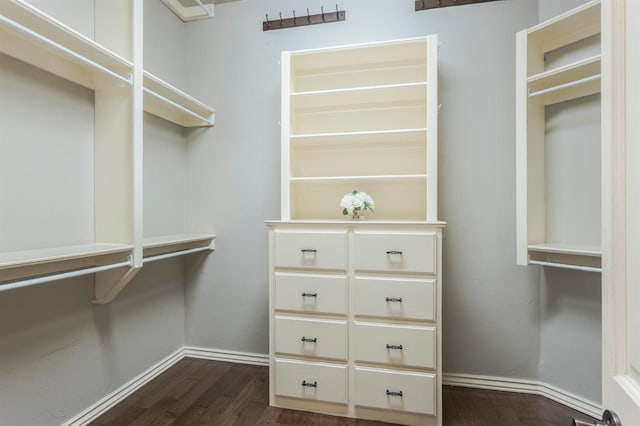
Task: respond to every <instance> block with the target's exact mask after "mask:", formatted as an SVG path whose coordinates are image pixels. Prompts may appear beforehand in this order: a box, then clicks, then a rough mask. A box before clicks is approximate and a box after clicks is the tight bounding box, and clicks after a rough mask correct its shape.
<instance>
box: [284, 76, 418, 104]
mask: <svg viewBox="0 0 640 426" xmlns="http://www.w3.org/2000/svg"><path fill="white" fill-rule="evenodd" d="M426 99H427V83H426V82H421V83H407V84H389V85H383V86H366V87H353V88H348V89H335V90H318V91H313V92H297V93H292V94H291V108H292V109H293V110H305V109H322V108H327V107H331V108H335V107H338V106H352V107H353V106H356V105H382V104H396V103H403V104H405V103H416V102H417V103H424V102H426Z"/></svg>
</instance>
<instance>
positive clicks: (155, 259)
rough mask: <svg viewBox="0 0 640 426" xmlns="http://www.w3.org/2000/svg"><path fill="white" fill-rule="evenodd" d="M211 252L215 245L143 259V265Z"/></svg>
mask: <svg viewBox="0 0 640 426" xmlns="http://www.w3.org/2000/svg"><path fill="white" fill-rule="evenodd" d="M211 250H214V246H213V243H211V244H209V245H208V246H206V247H198V248H194V249H189V250H180V251H175V252H173V253H167V254H159V255H157V256H149V257H145V258H143V259H142V263H149V262H156V261H158V260H163V259H169V258H172V257H178V256H185V255H187V254H191V253H200V252H202V251H211Z"/></svg>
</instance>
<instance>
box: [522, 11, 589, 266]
mask: <svg viewBox="0 0 640 426" xmlns="http://www.w3.org/2000/svg"><path fill="white" fill-rule="evenodd" d="M600 20H601V8H600V0H595V1H591V2H588V3H586V4H584V5H582V6H580V7H578V8H575V9H573V10H570V11H568V12H566V13H564V14H561V15H559V16H558V17H555V18H553V19H550V20H548V21H546V22H543V23H541V24H539V25H536V26H534V27H532V28H530V29H528V30H522V31H520V32H518V33H517V35H516V48H517V49H516V219H517V232H516V234H517V247H516V249H517V251H516V255H517V256H516V257H517V264H519V265H528V264H530V263H534V264H541V265H544V266H553V265H557V266H558V267H563V268H569V269H583V270H589V271H594V272H596V271H598V268H600V264H601V250H600V248H598V247H588V246H582V245H579V244H560V243H555V242H553V241H548V238H549V237H548V236H547V212H546V208H547V202H548V200H547V194H546V185H547V182H546V181H547V176H546V162H547V159H546V155H547V154H546V151H547V149H546V126H545V119H546V118H545V106H548V105H554V104H558V103H561V102H565V101H570V100H573V99H578V98H581V97H584V96H588V95H593V94H597V93H600V72H601V70H600V69H601V55H600V54H597V55H593V54H591V55H590V56H588V57H585V58H582V59H579V60H573V61H572V62H571V63H569V64H567V65H563V66H559V67H556V68H552V69H546V68H545V66H546V64H545V54H546V53H547V52H551V51H554V50H557V49H560V48H569V49H570V48H572V47H575V46H573V45H574V43H577V42H579V41H581V40H584V39H586V38H589V37H592V36H597V35H598V34H600V25H601V24H600Z"/></svg>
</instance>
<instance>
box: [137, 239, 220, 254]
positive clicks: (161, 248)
mask: <svg viewBox="0 0 640 426" xmlns="http://www.w3.org/2000/svg"><path fill="white" fill-rule="evenodd" d="M215 238H216V236H215V235H214V234H174V235H162V236H158V237H147V238H145V239H144V242H143V245H142V247H143V252H144V258H145V259H149V258H151V257H155V256H159V255H165V254H169V253H171V254H175V255H177V256H179V255H181V254H183V253H184V254H186V251H190V250H194V249H202V251H204V250H213V241H214V240H215Z"/></svg>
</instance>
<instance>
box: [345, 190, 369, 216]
mask: <svg viewBox="0 0 640 426" xmlns="http://www.w3.org/2000/svg"><path fill="white" fill-rule="evenodd" d="M374 206H375V205H374V202H373V199H372V198H371V196H370V195H369V194H367V193H366V192H359V191H356V190H354V191H352V192H349V193H347V194H345V195H344V197H342V201H340V207H341V208H342V214H343V215H348V214H349V215H352V214H354V213H356V212H359V211H361V210H362V211H364V210H367V209H368V210H371V211H373V209H374Z"/></svg>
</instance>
